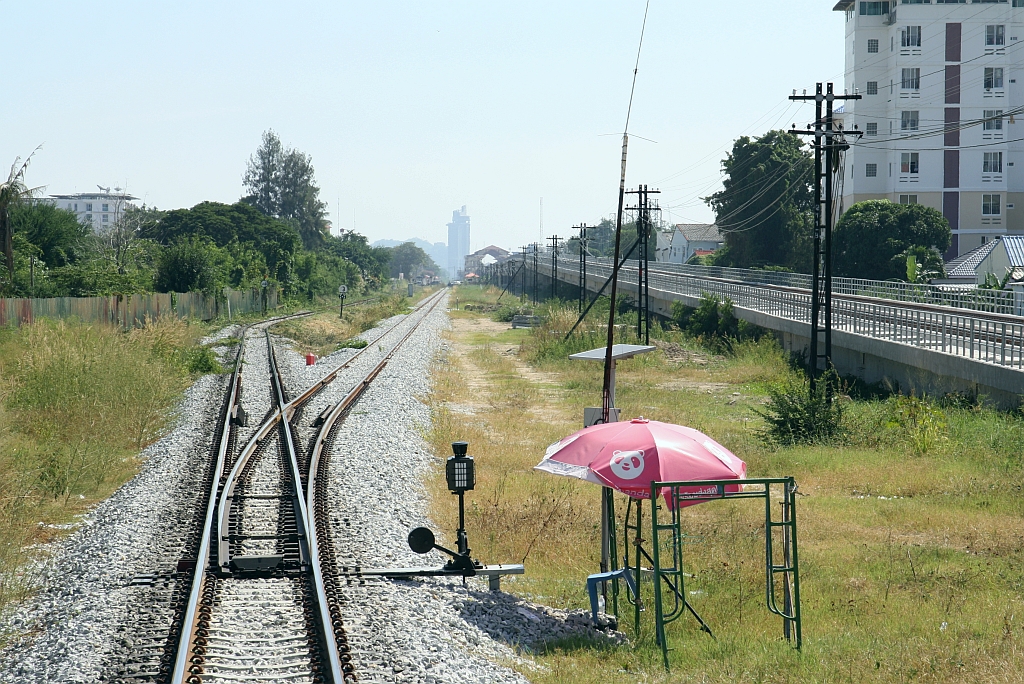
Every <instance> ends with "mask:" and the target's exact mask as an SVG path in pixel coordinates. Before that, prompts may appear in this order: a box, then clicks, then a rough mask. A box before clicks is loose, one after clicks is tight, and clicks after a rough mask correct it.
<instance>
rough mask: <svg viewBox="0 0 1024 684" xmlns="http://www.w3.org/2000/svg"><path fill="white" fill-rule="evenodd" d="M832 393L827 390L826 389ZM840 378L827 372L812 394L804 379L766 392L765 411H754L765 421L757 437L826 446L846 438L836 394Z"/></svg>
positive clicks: (842, 410) (770, 442)
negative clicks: (830, 389)
mask: <svg viewBox="0 0 1024 684" xmlns="http://www.w3.org/2000/svg"><path fill="white" fill-rule="evenodd" d="M830 387H831V388H832V391H831V392H830V391H829V388H830ZM837 387H839V378H838V376H837V375H836V373H835V371H829V372H827V373H825V374H823V375H822V377H821V378H819V380H818V382H817V383H816V384H815V388H814V391H811V389H810V384H809V383H808V381H807V380H804V381H803V382H802V383H795V382H789V383H786V384H784V385H782V386H775V387H770V388H769V389H768V402H767V404H766V405H765V410H764V411H759V410H757V409H754V412H755V413H756V414H757V415H759V416H760V417H761V418H763V419H764V421H765V427H764V429H762V430H761V431H760V432H759V436H760V437H761V439H763V440H764V441H765V442H767V443H768V444H773V445H784V446H789V445H793V444H828V443H835V442H840V441H842V440H843V439H844V438H845V436H846V432H847V431H846V427H845V425H844V423H843V418H844V412H845V410H844V408H843V402H842V401H841V400H840V399H839V398H837V397H836V396H835V395H836V394H837V392H836V391H835V390H836V388H837Z"/></svg>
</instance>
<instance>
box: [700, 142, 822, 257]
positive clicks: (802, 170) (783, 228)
mask: <svg viewBox="0 0 1024 684" xmlns="http://www.w3.org/2000/svg"><path fill="white" fill-rule="evenodd" d="M722 169H723V170H724V171H725V173H726V175H727V178H726V179H725V181H724V182H723V183H722V185H723V188H722V190H721V191H719V192H716V193H715V194H713V195H711V196H710V197H706V198H704V201H705V202H707V204H708V206H710V207H711V208H712V209H713V210H714V212H715V221H716V223H717V224H718V227H719V229H720V230H721V231H722V233H723V234H724V236H725V247H724V248H723V249H721V250H719V252H718V254H717V255H716V263H718V264H720V265H723V266H739V267H745V268H746V267H752V266H755V267H760V266H766V265H775V266H786V267H789V268H793V269H796V270H803V271H806V270H808V269H809V268H810V264H811V243H810V238H811V230H812V227H813V224H814V220H813V209H814V191H813V183H814V161H813V159H812V157H811V155H810V153H809V152H808V151H807V150H805V149H804V148H803V143H802V142H801V141H800V140H799V139H798V138H797V136H795V135H792V134H790V133H786V132H785V131H769V132H768V133H765V134H764V135H763V136H761V137H760V138H755V139H753V140H751V139H750V138H748V137H746V136H743V137H741V138H739V139H737V140H736V142H735V143H734V144H733V147H732V152H730V153H729V155H728V156H727V157H726V158H725V160H724V161H723V162H722Z"/></svg>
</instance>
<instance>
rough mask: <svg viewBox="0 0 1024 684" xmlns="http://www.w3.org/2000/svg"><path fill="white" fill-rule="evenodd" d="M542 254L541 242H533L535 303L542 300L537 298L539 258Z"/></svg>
mask: <svg viewBox="0 0 1024 684" xmlns="http://www.w3.org/2000/svg"><path fill="white" fill-rule="evenodd" d="M539 256H540V243H539V242H534V243H533V303H534V304H539V303H540V300H539V299H538V298H537V282H538V281H537V276H538V272H537V259H538V257H539Z"/></svg>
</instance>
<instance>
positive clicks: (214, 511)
mask: <svg viewBox="0 0 1024 684" xmlns="http://www.w3.org/2000/svg"><path fill="white" fill-rule="evenodd" d="M444 292H445V291H444V290H441V291H440V292H438V293H437V294H436V295H434V296H432V297H430V298H429V299H427V300H425V301H424V302H422V303H420V304H419V305H418V306H417V307H416V309H417V310H425V311H426V313H425V314H423V315H422V316H421V317H420V318H419V319H418V320H416V321H415V323H414V324H413V326H412V327H411V329H410V330H409V331H408V332H406V333H405V335H404V336H403V337H402V338H401V339H400V340H399V342H398V343H397V344H395V345H394V346H393V347H392V349H390V350H389V352H388V353H387V354H386V355H385V356H384V358H383V359H382V360H381V361H380V362H379V363H378V364H376V365H375V367H374V368H373V370H372V371H370V373H369V374H368V375H367V376H366V377H364V378H363V380H361V381H360V382H359V383H357V385H356V389H353V390H352V391H351V392H349V393H348V395H347V396H346V399H345V400H344V401H343V402H341V403H340V404H339V405H338V407H335V410H334V411H333V412H332V419H331V420H330V421H329V423H327V424H326V426H321V429H320V431H318V433H317V435H316V454H315V458H314V459H313V460H312V461H311V463H310V464H309V470H308V471H307V473H303V472H302V469H301V467H300V464H299V460H298V454H297V450H296V446H295V444H294V442H293V439H292V434H291V427H292V426H291V420H292V418H293V416H294V415H295V414H296V411H297V410H298V409H299V408H300V407H301V406H302V405H303V404H304V403H305V402H306V401H308V400H309V399H310V398H312V397H313V396H315V395H316V394H317V393H318V392H319V391H320V390H322V389H323V388H324V387H326V386H327V385H328V384H329V383H330V382H332V381H333V380H335V379H336V378H337V377H338V374H339V371H340V370H342V369H343V368H347V367H348V366H350V365H351V364H352V362H353V361H354V360H355V359H356V358H358V357H359V356H360V355H361V354H362V353H363V352H364V351H365V350H366V349H372V348H374V347H376V345H377V342H379V341H380V340H382V339H383V338H384V336H385V335H388V334H389V333H391V332H392V331H393V330H395V329H396V328H397V327H398V326H399V325H401V324H402V323H404V322H406V321H408V320H409V318H408V317H405V318H403V319H402V320H399V321H397V322H395V323H394V324H393V325H391V326H389V327H388V329H387V330H386V331H384V332H383V333H381V335H379V336H378V337H377V338H376V340H374V342H373V343H372V344H370V345H367V347H365V348H364V349H363V350H360V351H359V352H357V353H356V354H354V355H353V356H351V357H350V358H349V359H348V360H347V361H346V362H345V363H343V364H341V365H340V366H338V367H337V368H335V369H334V370H332V371H331V373H329V374H328V376H327V377H325V378H324V379H323V380H321V381H320V382H317V383H315V384H314V385H313V386H311V387H310V388H308V389H306V390H305V391H304V392H302V393H301V394H299V395H298V396H297V397H295V398H294V399H292V400H291V401H290V402H289V401H287V399H286V396H285V392H284V387H283V385H282V383H281V380H280V375H279V373H278V370H277V363H276V358H275V355H274V349H273V345H272V344H271V342H270V336H269V331H268V332H267V344H268V354H269V363H270V371H271V373H270V375H271V381H272V383H273V403H274V407H273V410H272V412H271V414H270V415H269V416H267V418H266V419H265V421H264V422H263V423H262V424H261V425H260V427H259V428H258V429H257V430H256V432H255V434H254V435H253V437H252V438H251V439H250V440H249V441H248V443H247V444H246V445H245V446H244V447H243V448H242V451H241V453H240V455H239V457H238V459H237V460H236V461H235V462H234V463H233V464H232V467H231V468H230V472H229V473H225V472H224V471H225V470H226V469H227V465H228V462H229V461H228V459H229V456H230V454H229V452H230V451H231V450H232V449H231V444H232V439H231V432H232V426H233V423H234V418H235V416H236V412H237V410H238V409H237V407H238V399H239V388H240V376H239V373H240V369H241V367H242V364H243V363H244V362H245V360H244V355H243V351H244V349H245V334H246V332H247V329H244V330H243V332H242V335H241V338H242V339H241V341H240V343H239V351H238V354H237V356H236V359H235V370H234V372H233V375H232V380H231V383H230V386H229V393H228V398H227V401H226V404H225V409H224V411H223V413H222V423H221V427H220V428H219V429H220V435H219V444H218V450H217V457H216V463H215V466H214V473H215V476H214V478H213V482H212V485H211V487H210V491H209V493H208V494H207V497H208V498H207V504H206V515H205V519H204V529H203V532H202V537H201V541H200V543H199V549H198V554H197V556H198V557H197V560H196V563H195V570H194V572H193V575H192V577H191V582H190V586H189V589H190V591H189V593H188V599H187V604H186V606H187V607H186V608H185V612H184V617H183V620H182V622H181V631H180V633H179V634H178V635H177V638H173V637H172V638H173V640H174V643H175V644H176V647H177V648H176V650H175V657H174V662H173V668H172V676H171V680H170V681H171V682H174V683H175V684H179V683H183V682H186V681H192V680H193V679H194V678H195V676H194V675H195V672H196V670H197V668H200V667H201V662H202V653H201V650H200V651H194V649H193V648H192V642H193V638H194V637H195V636H196V635H197V634H199V633H200V632H201V631H203V630H199V632H197V628H199V627H201V625H200V623H201V622H203V621H204V620H208V616H209V611H210V610H211V608H212V605H210V604H209V597H206V598H204V596H203V594H204V592H203V586H204V580H205V578H206V577H207V575H208V573H211V572H218V571H219V573H221V574H230V573H231V572H232V564H231V549H230V544H229V543H228V538H229V534H228V531H229V528H230V512H231V500H232V497H233V493H234V490H235V487H236V483H237V482H238V479H239V477H240V474H241V473H242V472H243V471H244V470H245V467H246V465H247V464H248V463H249V462H250V460H251V459H252V458H253V456H254V455H255V454H256V452H257V450H258V448H259V446H260V443H261V441H263V440H265V439H266V438H267V437H268V436H269V435H270V433H271V431H272V430H273V429H274V428H275V427H279V428H280V429H281V431H282V433H283V438H282V441H283V444H284V446H285V448H286V450H287V468H288V473H287V475H288V476H289V479H290V481H291V485H292V487H293V488H294V489H293V491H291V492H290V493H289V498H292V499H293V501H294V511H295V517H296V521H295V522H296V525H297V528H298V530H297V531H298V537H299V549H300V550H299V557H300V564H301V569H302V570H303V571H308V572H309V574H310V575H311V579H312V586H313V591H314V593H315V600H316V606H315V613H316V615H315V619H316V621H317V623H318V626H319V629H320V632H321V633H320V634H319V635H318V636H319V641H320V645H321V648H322V649H323V651H322V652H323V653H324V655H325V656H326V662H325V663H324V665H325V668H326V669H327V670H329V678H330V681H333V682H335V683H336V684H340V683H341V682H346V681H352V679H353V669H352V665H351V657H350V655H349V654H348V653H347V652H346V649H344V648H342V647H343V646H344V645H345V644H347V637H346V636H345V634H344V631H343V629H342V626H341V615H340V607H339V605H338V602H337V598H336V596H337V591H336V587H335V586H334V584H335V578H334V575H336V573H337V569H336V568H335V567H334V564H333V562H331V561H332V560H333V553H332V551H331V550H330V548H331V544H330V543H328V542H327V541H326V540H325V539H324V536H325V535H326V534H328V533H329V529H328V528H329V525H328V516H327V515H326V510H327V502H326V499H325V498H324V497H325V496H326V486H325V485H324V484H323V483H324V480H325V478H324V477H320V476H319V472H320V469H321V468H322V467H323V466H324V464H325V463H326V462H327V459H328V458H329V455H328V453H327V450H326V444H328V443H329V441H330V433H331V430H332V429H333V428H334V427H335V426H336V425H337V423H338V421H339V419H341V418H343V416H344V413H345V412H346V411H347V410H348V408H350V407H351V405H352V404H353V403H354V402H355V401H356V400H357V398H358V396H359V394H360V393H361V392H362V390H363V389H365V388H366V387H367V386H368V385H369V384H370V382H372V380H373V379H374V378H375V377H376V376H377V375H378V374H379V373H380V372H381V371H382V370H383V368H384V367H385V366H386V365H387V363H388V362H389V361H390V360H391V358H392V357H393V356H394V354H395V353H396V352H397V350H398V348H399V347H401V346H402V344H403V343H404V342H405V341H406V340H407V339H408V338H409V337H410V336H411V335H412V333H413V332H414V331H415V330H416V329H417V328H418V327H419V324H420V323H421V322H422V321H423V320H425V319H426V317H427V316H428V315H429V314H430V312H431V311H433V310H434V308H435V307H436V306H437V305H438V303H439V302H440V301H442V299H443V297H444ZM283 318H291V316H289V317H283ZM303 475H306V478H305V483H304V480H303ZM304 484H305V487H304ZM211 556H212V557H211ZM204 601H205V603H204ZM320 674H321V676H323V675H328V672H327V671H323V672H321V673H320Z"/></svg>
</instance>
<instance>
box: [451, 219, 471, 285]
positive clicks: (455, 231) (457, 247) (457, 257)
mask: <svg viewBox="0 0 1024 684" xmlns="http://www.w3.org/2000/svg"><path fill="white" fill-rule="evenodd" d="M468 254H469V214H468V213H467V212H466V205H462V209H460V210H457V211H453V212H452V222H451V223H449V224H448V273H449V275H450V276H451V278H452V279H455V280H458V279H461V278H462V277H463V276H465V275H466V255H468Z"/></svg>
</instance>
